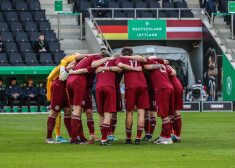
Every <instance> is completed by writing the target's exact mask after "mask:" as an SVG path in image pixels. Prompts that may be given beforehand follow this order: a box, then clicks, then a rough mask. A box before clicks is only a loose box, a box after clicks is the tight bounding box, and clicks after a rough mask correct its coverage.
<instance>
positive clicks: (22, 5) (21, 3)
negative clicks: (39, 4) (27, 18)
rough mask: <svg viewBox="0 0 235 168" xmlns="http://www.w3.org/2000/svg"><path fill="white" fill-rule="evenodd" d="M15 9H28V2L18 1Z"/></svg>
mask: <svg viewBox="0 0 235 168" xmlns="http://www.w3.org/2000/svg"><path fill="white" fill-rule="evenodd" d="M15 7H16V8H15V9H16V10H18V11H22V10H28V7H27V4H26V3H25V2H16V3H15Z"/></svg>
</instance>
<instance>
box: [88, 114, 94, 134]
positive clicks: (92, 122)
mask: <svg viewBox="0 0 235 168" xmlns="http://www.w3.org/2000/svg"><path fill="white" fill-rule="evenodd" d="M87 126H88V129H89V132H90V135H94V132H95V127H94V120H93V118H88V119H87Z"/></svg>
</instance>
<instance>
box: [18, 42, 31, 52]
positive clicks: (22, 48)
mask: <svg viewBox="0 0 235 168" xmlns="http://www.w3.org/2000/svg"><path fill="white" fill-rule="evenodd" d="M19 48H20V52H22V53H23V52H33V51H32V48H31V43H29V42H24V43H22V42H21V43H19Z"/></svg>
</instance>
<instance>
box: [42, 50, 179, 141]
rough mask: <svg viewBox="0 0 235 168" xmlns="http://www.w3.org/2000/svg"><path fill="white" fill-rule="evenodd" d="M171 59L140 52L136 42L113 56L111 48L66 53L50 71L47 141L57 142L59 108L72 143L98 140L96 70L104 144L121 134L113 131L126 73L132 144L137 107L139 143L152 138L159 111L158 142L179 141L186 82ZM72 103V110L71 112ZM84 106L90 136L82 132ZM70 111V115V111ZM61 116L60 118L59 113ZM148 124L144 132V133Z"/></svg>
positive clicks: (98, 104)
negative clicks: (94, 105) (94, 107)
mask: <svg viewBox="0 0 235 168" xmlns="http://www.w3.org/2000/svg"><path fill="white" fill-rule="evenodd" d="M168 64H169V61H167V60H163V59H158V58H157V57H156V56H151V57H149V58H146V57H143V56H138V55H135V54H134V53H133V50H132V48H130V47H124V48H123V49H122V53H121V56H120V55H119V54H114V55H113V56H112V57H110V55H109V54H108V53H107V52H102V53H101V55H98V54H76V53H75V54H74V55H70V56H66V57H65V58H64V59H63V60H62V61H61V65H59V66H58V67H56V68H55V69H54V70H53V71H52V72H51V74H50V75H49V77H48V89H47V90H48V91H49V93H48V94H47V96H48V99H50V100H51V112H50V116H49V117H48V120H47V139H46V143H58V141H55V140H53V139H52V132H53V130H54V128H55V126H56V125H57V122H59V121H57V120H58V119H56V118H58V116H60V111H61V110H63V111H64V124H65V126H66V128H67V131H68V134H69V136H70V143H71V144H92V143H93V142H92V141H99V139H98V138H97V137H96V136H95V135H94V120H93V115H92V101H91V96H90V92H91V89H92V85H93V80H94V78H95V76H96V75H97V84H96V99H97V106H98V107H97V108H98V113H99V116H100V130H101V134H102V139H101V144H100V145H111V144H110V141H112V140H117V139H116V138H115V136H114V131H115V128H116V123H117V112H119V111H122V106H123V104H122V97H121V91H120V83H121V81H122V78H123V76H124V84H125V107H126V141H125V143H126V144H132V125H133V111H134V110H135V109H136V108H137V113H138V121H137V135H136V138H135V144H137V145H138V144H140V141H141V140H143V141H152V135H153V132H154V129H155V125H156V113H157V116H158V117H161V119H162V130H161V134H160V136H159V137H158V138H157V139H156V140H154V141H153V143H156V144H173V142H180V133H181V125H182V122H181V116H180V112H179V110H180V109H182V108H183V87H182V85H181V83H180V81H179V80H178V79H177V77H176V71H175V70H174V69H173V68H172V67H171V66H169V65H168ZM72 109H73V114H72ZM83 111H85V112H86V116H87V125H88V128H89V132H90V141H89V140H87V139H86V138H85V136H84V132H83V124H82V120H81V116H82V112H83ZM71 116H72V117H71ZM59 120H60V119H59ZM143 129H144V130H145V136H144V138H143V139H141V135H142V132H143ZM173 131H174V133H173Z"/></svg>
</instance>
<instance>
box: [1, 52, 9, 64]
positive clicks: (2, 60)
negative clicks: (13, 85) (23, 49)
mask: <svg viewBox="0 0 235 168" xmlns="http://www.w3.org/2000/svg"><path fill="white" fill-rule="evenodd" d="M9 65H10V64H9V63H8V61H7V56H6V53H0V66H9Z"/></svg>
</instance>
